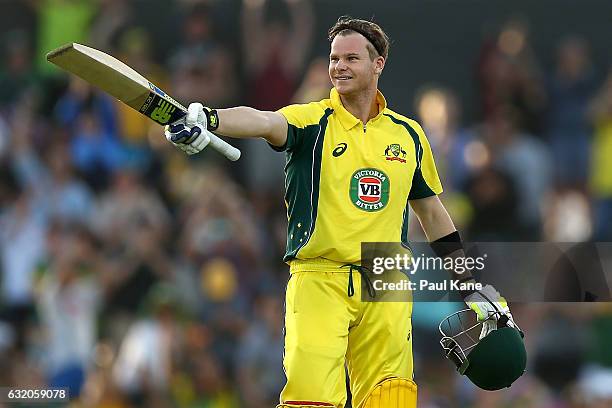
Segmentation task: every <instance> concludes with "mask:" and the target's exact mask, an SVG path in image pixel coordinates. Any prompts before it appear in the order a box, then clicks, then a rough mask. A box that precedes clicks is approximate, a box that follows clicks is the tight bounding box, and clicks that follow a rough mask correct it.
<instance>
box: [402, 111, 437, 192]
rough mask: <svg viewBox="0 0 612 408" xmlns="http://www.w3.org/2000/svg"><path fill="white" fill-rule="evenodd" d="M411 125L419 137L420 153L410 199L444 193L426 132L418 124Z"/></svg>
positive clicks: (413, 122)
mask: <svg viewBox="0 0 612 408" xmlns="http://www.w3.org/2000/svg"><path fill="white" fill-rule="evenodd" d="M411 125H412V126H413V127H414V129H415V130H416V131H417V134H418V135H419V145H420V152H419V153H418V155H417V157H418V161H417V168H416V170H415V171H414V176H413V177H412V187H411V188H410V194H409V195H408V199H409V200H417V199H419V198H426V197H430V196H432V195H437V194H440V193H442V183H441V182H440V177H439V176H438V170H437V169H436V163H435V161H434V157H433V153H432V151H431V146H430V145H429V141H428V140H427V137H426V136H425V132H424V131H423V129H422V128H421V126H420V125H419V124H418V123H417V122H415V121H412V123H411Z"/></svg>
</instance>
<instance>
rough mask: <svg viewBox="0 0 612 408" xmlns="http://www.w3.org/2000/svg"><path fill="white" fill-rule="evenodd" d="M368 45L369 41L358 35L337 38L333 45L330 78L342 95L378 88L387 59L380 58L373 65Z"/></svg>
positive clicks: (330, 55)
mask: <svg viewBox="0 0 612 408" xmlns="http://www.w3.org/2000/svg"><path fill="white" fill-rule="evenodd" d="M368 44H369V41H368V40H367V39H366V38H365V37H364V36H362V35H361V34H358V33H351V34H349V35H343V36H340V35H337V36H336V37H335V38H334V40H333V41H332V44H331V52H330V54H329V77H330V79H331V82H332V84H333V85H334V88H336V90H337V91H338V93H339V94H340V95H352V94H355V93H359V92H361V91H364V90H366V89H370V88H376V86H377V81H378V77H379V76H380V73H381V72H382V69H383V68H384V65H385V59H384V58H383V57H381V56H378V57H376V58H375V59H374V61H372V60H371V59H370V54H369V52H368V48H367V45H368Z"/></svg>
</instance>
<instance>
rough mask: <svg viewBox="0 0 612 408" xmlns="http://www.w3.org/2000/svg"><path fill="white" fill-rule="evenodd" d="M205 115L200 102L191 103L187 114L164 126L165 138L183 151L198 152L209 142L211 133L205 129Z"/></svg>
mask: <svg viewBox="0 0 612 408" xmlns="http://www.w3.org/2000/svg"><path fill="white" fill-rule="evenodd" d="M207 122H208V119H207V116H206V114H205V112H204V106H203V105H202V104H201V103H192V104H190V105H189V108H187V115H185V117H183V118H181V119H179V120H177V121H176V122H174V123H172V124H170V125H168V126H166V128H165V131H164V134H165V135H166V139H167V140H168V141H169V142H170V143H172V144H173V145H174V146H176V147H178V148H179V149H181V150H182V151H184V152H185V153H187V154H189V155H192V154H195V153H199V152H201V151H202V150H204V148H206V146H208V144H209V143H210V135H211V133H210V132H209V131H208V130H207V126H206V123H207Z"/></svg>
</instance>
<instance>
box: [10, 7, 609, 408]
mask: <svg viewBox="0 0 612 408" xmlns="http://www.w3.org/2000/svg"><path fill="white" fill-rule="evenodd" d="M270 3H271V1H267V0H243V1H242V2H241V4H240V21H241V26H240V27H237V28H236V29H237V30H239V31H240V36H241V38H242V39H241V40H240V41H239V42H238V43H237V44H233V43H228V42H225V41H224V40H223V39H224V38H225V37H224V36H223V35H221V33H222V30H223V28H222V27H220V25H221V24H220V22H222V21H223V15H222V14H223V12H224V9H223V6H222V4H223V2H203V1H197V0H175V1H173V2H172V10H173V13H175V14H176V15H173V16H169V18H173V19H175V21H176V22H179V23H180V24H177V25H176V26H177V27H181V31H180V32H179V33H176V34H177V35H178V37H180V38H178V42H177V43H176V44H175V45H174V46H173V47H172V49H171V52H168V53H167V55H160V54H159V53H158V52H155V50H154V47H153V45H154V44H155V43H156V41H157V40H156V38H157V37H155V33H152V32H151V31H150V30H147V29H146V28H145V27H143V26H141V25H138V24H137V21H138V18H137V13H138V12H139V10H136V9H135V7H134V4H138V5H140V6H142V4H143V3H142V2H125V1H122V0H97V1H96V0H80V1H76V0H41V1H30V0H20V1H15V2H13V3H12V4H14V9H13V14H10V15H14V16H15V18H16V20H15V21H16V22H17V25H18V27H17V28H15V29H12V30H10V31H6V30H5V31H3V32H2V33H0V34H1V36H2V42H1V44H0V48H1V54H2V60H1V61H2V63H1V66H0V277H1V280H0V385H2V386H8V385H11V386H16V387H21V388H40V387H42V386H50V387H69V389H70V392H71V394H72V396H73V401H74V402H73V405H74V406H86V407H100V408H124V407H125V408H127V407H178V408H183V407H185V408H191V407H194V408H195V407H206V408H233V407H252V408H263V407H273V406H275V404H276V401H277V399H278V394H279V392H280V389H281V388H282V386H283V384H284V375H283V370H282V354H283V334H282V328H283V296H284V286H285V283H286V281H287V279H288V272H287V267H286V265H284V264H283V263H282V261H281V258H282V254H283V253H284V249H285V228H286V215H285V208H284V201H283V193H284V192H283V179H284V175H283V170H282V168H283V163H284V157H283V156H282V155H281V154H276V153H274V152H273V151H272V150H271V149H269V148H268V147H267V146H266V145H265V143H263V142H259V141H249V142H236V143H235V144H237V145H238V146H239V147H240V148H241V149H242V150H243V158H242V159H241V161H240V162H238V163H228V162H226V161H225V160H224V159H223V158H220V156H219V155H218V154H216V153H215V152H205V153H203V154H201V155H199V156H197V157H187V156H185V155H184V154H182V153H181V152H179V151H177V150H175V149H174V148H173V147H172V146H171V145H170V144H169V143H167V142H166V141H165V139H164V137H163V134H162V129H161V128H160V127H159V126H158V125H156V124H154V123H152V122H150V121H148V120H147V119H146V118H144V117H141V116H139V115H138V114H137V113H135V112H133V111H132V110H131V109H130V108H127V107H126V106H123V105H121V104H119V103H117V102H116V101H114V100H113V99H112V98H110V97H108V96H106V95H105V94H103V93H101V92H99V91H97V90H95V89H92V88H91V87H90V86H89V85H87V84H86V83H84V82H83V81H80V80H78V79H76V78H74V77H69V76H67V75H66V74H64V73H62V72H59V71H58V70H56V69H54V68H53V67H52V66H51V65H50V64H47V63H46V62H45V61H44V54H45V53H46V52H47V51H49V50H50V49H52V48H54V47H56V46H58V45H60V44H63V43H67V42H72V41H76V42H84V43H86V44H89V45H92V46H94V47H96V48H99V49H102V50H104V51H106V52H109V53H111V54H112V55H115V56H117V57H118V58H120V59H121V60H123V61H124V62H126V63H128V64H129V65H130V66H132V67H134V68H135V69H136V70H137V71H139V72H140V73H142V74H143V75H144V76H146V77H147V78H149V79H151V80H152V81H153V82H155V83H156V84H157V85H159V86H160V87H161V88H162V89H165V90H167V91H168V92H169V93H170V94H172V95H173V96H174V97H175V98H176V99H178V100H180V101H183V102H190V101H203V102H204V103H205V104H207V105H209V106H213V107H224V106H232V105H237V104H244V105H248V106H253V107H256V108H260V109H271V110H273V109H277V108H280V107H282V106H285V105H288V104H290V103H302V102H309V101H313V100H319V99H323V98H325V97H327V96H328V95H329V89H330V86H331V85H330V83H329V79H328V76H327V61H326V59H327V57H326V56H325V55H320V56H316V55H315V56H312V55H311V52H310V50H311V48H312V40H313V37H314V34H313V31H314V27H315V26H316V19H315V17H316V13H315V12H314V8H313V4H312V3H311V1H309V0H283V1H278V2H275V3H274V7H272V6H271V5H270ZM382 23H383V25H384V22H382ZM226 29H227V28H226ZM551 52H554V55H551V56H541V55H536V54H535V52H534V51H533V49H532V46H531V38H530V32H529V24H528V21H526V20H521V19H511V20H508V21H507V22H505V23H504V24H502V25H501V26H500V27H499V29H498V30H497V32H496V35H495V36H492V37H487V38H484V39H483V42H482V45H481V48H480V53H479V56H478V59H477V60H475V61H472V63H473V64H474V81H475V83H476V84H477V86H478V90H479V92H478V100H474V101H463V103H473V104H478V106H479V112H480V115H479V118H478V120H477V121H475V122H473V123H466V121H465V120H463V119H462V116H461V112H462V109H461V105H462V102H461V98H460V96H459V95H457V94H455V93H454V92H453V90H452V89H447V88H444V87H439V86H435V85H432V86H425V87H423V88H422V89H420V90H419V91H418V92H416V96H415V103H414V107H404V108H400V107H392V108H396V109H397V110H398V111H400V112H409V111H412V112H414V113H415V115H416V117H415V119H418V120H419V121H420V122H421V124H422V125H423V127H424V129H425V130H426V133H427V134H428V137H429V140H430V143H431V145H432V148H433V151H434V155H435V158H436V163H437V166H438V169H439V172H440V177H441V179H442V181H443V185H444V187H445V193H444V194H443V195H442V198H443V200H444V202H445V204H446V205H447V207H448V208H449V211H450V212H451V215H452V216H453V218H454V220H455V222H456V223H457V225H458V228H459V229H460V230H461V231H463V233H464V236H465V237H466V238H467V239H469V240H472V241H500V242H501V241H538V240H550V241H560V242H568V241H572V242H580V241H589V240H592V241H611V240H612V160H610V158H611V157H612V69H610V67H601V66H595V65H594V64H593V62H592V56H591V52H590V47H589V43H588V41H587V40H586V39H585V38H582V37H580V36H579V35H570V36H567V37H566V38H562V39H560V40H559V43H558V47H557V48H556V49H555V50H551ZM544 57H554V65H553V66H550V67H547V66H544V65H543V64H541V62H540V61H541V59H542V58H544ZM391 63H392V62H391ZM383 77H384V75H383ZM383 83H384V82H383ZM382 91H383V92H384V88H383V89H382ZM233 142H235V141H233ZM413 218H414V217H413ZM413 224H414V225H413V226H412V230H413V232H412V237H413V239H416V240H419V239H423V235H422V232H420V231H419V227H418V223H413ZM457 307H459V306H458V305H454V304H450V303H437V304H416V305H415V315H414V326H415V335H414V339H415V340H414V341H415V349H414V352H415V362H416V370H415V371H416V374H415V375H416V380H417V382H418V383H419V387H420V388H419V392H420V397H419V398H420V406H421V407H427V408H429V407H431V408H434V407H440V408H443V407H458V406H461V407H551V408H552V407H555V408H565V407H568V408H569V407H572V408H578V407H580V408H582V407H593V408H597V407H608V406H610V404H612V353H611V352H610V348H609V345H610V343H612V306H610V305H607V304H596V305H593V306H588V305H585V304H580V305H577V304H575V305H571V304H557V305H552V304H551V305H544V304H539V305H533V304H530V305H515V306H514V308H513V311H514V315H515V318H516V319H517V321H518V322H519V324H521V325H522V328H523V330H524V331H525V332H526V333H527V334H528V335H527V338H526V340H527V346H528V353H529V368H528V373H527V374H526V375H525V376H523V377H522V378H521V379H520V380H519V381H518V382H517V383H516V385H515V386H513V387H512V389H510V390H507V391H503V392H498V393H486V392H478V391H476V390H475V389H474V387H473V386H471V385H470V384H469V383H468V382H466V381H465V379H464V378H462V377H460V376H458V375H457V374H456V373H454V371H453V369H452V367H451V364H450V363H449V362H448V361H446V360H445V359H444V358H443V356H442V353H441V348H440V347H439V345H438V334H437V324H438V322H439V320H440V319H441V318H442V317H444V315H446V314H448V313H451V312H452V311H454V310H456V308H457ZM0 405H1V403H0Z"/></svg>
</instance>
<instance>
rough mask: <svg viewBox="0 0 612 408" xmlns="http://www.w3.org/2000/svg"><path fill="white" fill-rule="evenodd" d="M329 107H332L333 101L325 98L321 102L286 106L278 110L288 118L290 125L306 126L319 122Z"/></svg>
mask: <svg viewBox="0 0 612 408" xmlns="http://www.w3.org/2000/svg"><path fill="white" fill-rule="evenodd" d="M328 109H331V102H330V100H329V99H323V100H322V101H319V102H310V103H305V104H295V105H289V106H285V107H284V108H281V109H279V110H278V111H277V112H278V113H280V114H281V115H283V116H284V117H285V119H287V123H289V125H292V126H295V127H299V128H305V127H307V126H310V125H317V124H319V121H320V120H321V118H322V117H323V116H325V114H326V111H327V110H328Z"/></svg>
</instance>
